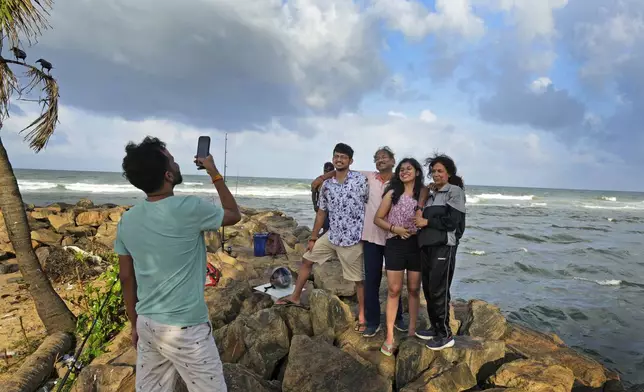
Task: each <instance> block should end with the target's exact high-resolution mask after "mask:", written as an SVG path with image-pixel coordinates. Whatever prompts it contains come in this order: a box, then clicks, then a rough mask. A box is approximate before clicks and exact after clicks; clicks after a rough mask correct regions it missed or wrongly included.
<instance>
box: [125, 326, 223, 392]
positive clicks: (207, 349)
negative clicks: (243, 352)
mask: <svg viewBox="0 0 644 392" xmlns="http://www.w3.org/2000/svg"><path fill="white" fill-rule="evenodd" d="M136 331H137V333H138V334H139V342H138V344H137V359H136V392H173V391H174V388H175V383H176V382H177V376H181V378H182V379H183V381H184V382H185V383H186V386H187V387H188V391H190V392H227V388H226V381H225V380H224V373H223V365H222V363H221V359H220V358H219V351H218V350H217V346H216V345H215V339H214V338H213V337H212V325H211V324H210V323H209V322H208V323H204V324H199V325H194V326H191V327H183V328H182V327H175V326H171V325H165V324H160V323H157V322H155V321H152V320H151V319H150V318H148V317H145V316H139V317H138V318H137V322H136Z"/></svg>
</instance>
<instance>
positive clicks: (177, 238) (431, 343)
mask: <svg viewBox="0 0 644 392" xmlns="http://www.w3.org/2000/svg"><path fill="white" fill-rule="evenodd" d="M374 162H375V163H376V169H377V171H374V172H356V171H352V170H350V166H351V164H352V163H353V149H352V148H351V147H349V146H347V145H346V144H342V143H340V144H338V145H336V146H335V148H334V150H333V163H332V164H331V165H329V167H326V165H325V172H326V173H325V174H324V175H323V176H320V177H319V178H317V179H316V180H315V181H314V182H313V184H312V185H313V188H314V190H315V192H314V203H315V205H316V209H317V216H316V219H315V225H314V227H313V232H312V233H313V234H312V235H311V238H310V240H309V242H308V249H307V252H306V253H305V254H304V255H303V258H304V260H303V263H302V267H301V269H300V273H299V275H298V279H297V283H296V287H295V290H294V292H293V294H292V295H291V296H289V297H287V298H284V299H282V300H281V301H279V303H289V302H290V303H299V302H300V295H301V294H302V289H303V288H304V284H305V283H306V280H307V279H308V277H309V276H310V273H311V268H312V266H313V263H324V262H326V261H327V260H329V259H331V258H334V257H337V258H338V259H339V260H340V262H341V264H342V273H343V276H344V278H345V279H347V280H349V281H353V282H355V284H356V291H357V296H358V303H359V308H360V311H359V317H358V322H357V323H356V326H355V330H356V332H358V333H361V334H362V335H363V336H365V337H373V336H375V335H376V333H377V332H378V330H379V328H380V302H379V299H378V291H379V287H380V281H381V279H382V263H383V257H384V259H385V265H386V270H387V282H388V286H389V295H388V300H387V314H386V316H387V338H386V340H385V342H384V343H383V345H382V352H383V353H384V354H386V355H391V354H392V351H393V343H394V328H397V329H399V330H401V331H409V335H415V336H418V337H419V338H421V339H425V340H427V346H428V347H429V348H431V349H433V350H439V349H442V348H444V347H450V346H453V345H454V340H453V339H452V334H451V332H450V330H449V300H450V295H449V288H450V284H451V283H452V276H453V274H454V257H455V255H456V247H457V246H458V241H459V239H460V238H461V236H462V235H463V230H464V227H465V194H464V192H463V182H462V180H461V178H460V177H459V176H457V174H456V166H455V165H454V162H453V161H452V160H451V159H450V158H449V157H447V156H444V155H437V156H434V157H432V158H429V159H428V160H427V165H428V167H429V169H430V171H431V178H432V179H433V183H432V184H431V185H430V186H429V187H426V186H425V185H424V175H423V168H422V167H421V165H420V164H419V163H418V162H417V161H416V160H415V159H411V158H406V159H403V160H402V161H401V162H400V163H399V164H398V166H397V167H396V171H395V173H392V170H393V167H394V165H395V163H396V161H395V157H394V154H393V152H392V151H391V150H390V149H388V148H384V147H383V148H381V149H379V150H378V151H376V153H375V155H374ZM195 164H196V165H197V166H198V167H201V168H204V169H205V171H206V172H207V173H208V175H209V176H210V179H211V181H212V184H213V186H214V187H215V188H216V189H217V193H218V194H219V199H220V202H221V206H219V205H216V204H213V203H210V202H207V201H205V200H203V199H201V198H199V197H197V196H194V195H180V196H177V195H175V194H174V188H175V186H177V185H179V184H181V183H182V181H183V176H182V175H181V169H180V167H179V165H178V164H177V162H175V160H174V156H173V155H172V154H171V153H170V152H169V151H168V149H167V148H166V145H165V143H163V142H162V141H161V140H159V139H157V138H154V137H146V138H145V139H144V140H143V141H142V142H141V143H138V144H136V143H128V145H127V146H126V147H125V157H124V158H123V164H122V166H123V175H124V176H125V178H127V180H128V181H129V182H130V183H131V184H132V185H133V186H135V187H137V188H138V189H140V190H141V191H143V192H145V194H146V198H145V200H143V201H141V202H140V203H137V205H135V206H133V207H132V208H130V209H129V210H128V211H127V212H125V213H124V214H123V216H122V218H121V220H120V222H119V224H118V228H117V233H116V240H115V241H114V251H115V252H116V253H117V254H118V255H119V278H120V281H121V287H122V291H123V299H124V302H125V307H126V310H127V316H128V318H129V320H130V322H131V324H132V343H133V345H134V347H136V349H137V360H136V390H137V392H152V391H154V392H171V391H174V388H175V383H176V380H177V378H178V377H181V378H182V379H183V381H184V382H185V384H186V387H187V388H188V391H190V392H205V391H208V392H213V391H216V392H226V391H227V390H228V387H227V385H226V380H225V377H224V374H223V365H222V362H221V358H220V356H219V351H218V349H217V345H216V343H215V340H214V338H213V335H212V330H213V326H212V323H211V322H210V320H209V311H208V307H207V306H206V302H205V298H204V282H205V281H206V269H205V268H204V266H205V265H206V262H207V257H206V250H207V249H206V243H205V240H204V233H205V232H210V231H217V230H218V229H219V228H220V227H222V226H231V225H234V224H236V223H237V222H239V221H240V219H241V213H240V211H239V207H238V205H237V202H236V201H235V198H234V197H233V195H232V194H231V193H230V190H229V189H228V187H227V186H226V183H225V182H224V179H223V177H222V175H221V174H220V173H219V170H218V169H217V166H216V165H215V161H214V160H213V157H212V156H210V155H209V156H208V157H205V158H197V157H195ZM404 271H407V288H408V291H409V320H410V324H409V327H407V326H406V325H405V323H404V322H403V318H402V306H401V304H400V292H401V288H402V285H403V276H404ZM421 281H422V286H423V290H424V294H425V298H426V299H427V311H428V313H429V318H430V321H431V326H430V328H429V329H428V330H424V331H417V330H416V319H417V316H418V307H419V303H420V300H419V289H420V285H421ZM215 311H216V309H215Z"/></svg>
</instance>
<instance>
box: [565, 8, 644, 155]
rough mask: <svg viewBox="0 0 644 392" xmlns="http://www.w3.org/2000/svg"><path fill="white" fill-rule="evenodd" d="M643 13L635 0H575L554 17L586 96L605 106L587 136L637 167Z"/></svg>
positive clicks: (642, 115)
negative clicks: (606, 110)
mask: <svg viewBox="0 0 644 392" xmlns="http://www.w3.org/2000/svg"><path fill="white" fill-rule="evenodd" d="M643 15H644V2H642V1H640V0H621V1H616V2H611V3H610V4H608V3H606V2H604V1H601V0H583V1H582V0H574V1H571V2H570V3H569V5H568V7H566V8H565V9H564V10H562V12H561V13H560V14H558V15H557V26H558V29H559V31H560V34H561V41H560V44H561V46H562V47H563V48H564V49H565V50H568V51H569V53H570V54H571V56H572V59H573V61H575V62H576V63H577V64H579V73H578V76H579V81H580V84H581V87H582V88H583V89H584V90H583V93H584V95H585V98H586V99H587V100H588V101H594V102H598V103H600V104H601V105H603V106H605V107H608V108H610V110H609V111H608V113H610V114H607V115H604V116H603V118H601V124H600V126H599V127H598V128H599V129H597V130H596V132H594V133H592V134H590V135H588V136H589V138H590V139H591V140H592V141H593V142H595V143H596V145H597V146H598V147H600V148H601V149H605V150H607V151H610V152H612V153H615V154H617V155H618V156H620V157H622V158H623V159H625V160H626V161H628V162H631V163H635V164H638V165H644V129H643V126H642V124H644V73H643V72H642V70H643V69H644V18H643ZM611 112H612V113H611Z"/></svg>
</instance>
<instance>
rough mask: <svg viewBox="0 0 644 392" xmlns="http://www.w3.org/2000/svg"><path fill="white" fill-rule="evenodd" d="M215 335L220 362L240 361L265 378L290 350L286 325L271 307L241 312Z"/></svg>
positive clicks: (268, 376) (271, 373)
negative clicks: (247, 314)
mask: <svg viewBox="0 0 644 392" xmlns="http://www.w3.org/2000/svg"><path fill="white" fill-rule="evenodd" d="M214 336H215V340H216V341H217V347H218V348H219V353H220V356H221V359H222V361H223V362H228V363H240V364H242V365H244V366H246V367H247V368H249V369H251V370H253V371H254V372H255V373H257V374H258V375H259V376H261V377H262V378H264V379H267V380H269V379H271V377H272V376H273V374H274V372H275V370H276V369H277V367H278V365H279V363H280V361H281V360H282V359H283V358H284V357H286V356H287V355H288V352H289V331H288V328H287V327H286V323H285V322H284V320H283V319H282V317H280V315H279V314H278V313H276V312H275V311H274V310H273V309H264V310H260V311H259V312H257V313H255V314H253V315H252V316H249V317H245V316H240V317H238V318H237V319H236V320H235V321H233V322H232V323H231V324H228V325H225V326H224V327H222V328H220V329H218V330H216V331H215V333H214Z"/></svg>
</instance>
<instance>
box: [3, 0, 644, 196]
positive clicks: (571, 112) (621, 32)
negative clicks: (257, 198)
mask: <svg viewBox="0 0 644 392" xmlns="http://www.w3.org/2000/svg"><path fill="white" fill-rule="evenodd" d="M54 7H55V8H54V10H53V11H52V14H51V18H50V22H51V25H52V27H53V28H52V29H50V30H47V31H45V33H44V36H43V37H41V39H40V40H39V42H38V44H37V45H35V46H33V47H31V48H26V49H27V52H28V55H29V57H28V60H32V61H33V60H35V59H37V58H39V57H44V58H46V59H48V60H49V61H51V62H52V63H53V64H54V70H53V74H54V75H55V76H56V77H57V78H58V80H59V83H60V90H61V104H62V107H61V108H60V125H59V127H58V129H57V133H56V135H55V136H54V137H53V139H52V140H51V142H50V144H49V146H48V148H47V149H46V150H45V151H43V152H41V153H39V154H37V155H35V154H34V153H32V152H31V151H30V150H29V149H28V148H27V147H26V145H25V144H24V143H22V142H21V136H19V135H17V133H16V132H17V131H18V130H19V129H20V128H21V126H24V125H25V124H26V123H27V122H28V121H29V119H30V118H32V117H33V116H34V115H35V114H36V112H35V111H34V110H37V109H38V108H34V107H31V106H29V105H27V104H24V103H17V105H18V106H19V107H16V108H15V109H14V111H13V113H12V118H11V120H9V122H7V123H6V124H5V128H4V132H3V140H4V143H5V144H6V145H7V148H8V150H9V153H10V157H11V159H12V162H13V164H14V166H16V167H23V168H48V169H84V170H103V171H119V169H120V162H121V159H122V157H123V147H124V145H125V143H127V142H128V141H129V140H135V141H138V140H141V139H142V138H143V137H144V136H145V135H154V136H158V137H160V138H161V139H163V140H164V141H166V142H167V143H168V145H169V148H170V149H171V151H172V152H173V154H174V155H175V156H176V157H177V160H178V162H179V163H180V164H181V165H182V167H183V171H184V173H196V170H194V169H193V164H192V156H193V155H194V152H195V150H196V141H197V138H198V136H199V135H210V136H211V137H212V139H213V145H212V152H213V155H215V157H216V159H217V160H220V161H223V141H224V137H223V135H224V132H228V133H229V168H228V171H229V173H232V174H235V175H237V173H239V175H242V176H271V177H296V178H309V177H312V176H316V175H317V174H318V173H319V172H320V171H321V167H322V164H323V163H324V162H325V161H326V160H328V159H329V158H330V157H331V154H332V149H333V146H334V145H335V143H337V142H340V141H342V142H346V143H348V144H350V145H352V146H353V147H354V149H355V151H356V155H355V163H354V168H357V169H370V168H372V167H373V162H372V155H373V152H374V151H375V150H376V148H377V147H378V146H381V145H389V146H390V147H392V148H393V149H394V150H395V152H396V153H397V156H398V157H403V156H414V157H416V158H419V159H421V158H425V157H426V156H427V155H428V154H431V153H432V152H434V151H440V152H445V153H447V154H449V155H451V156H452V157H453V158H454V159H455V160H456V162H457V164H458V167H459V171H460V172H461V174H462V175H463V176H464V178H465V181H466V183H469V184H480V185H514V186H540V187H565V188H593V189H597V188H598V189H623V190H628V189H630V190H644V181H643V180H644V174H642V171H643V170H644V136H643V135H644V134H643V133H642V130H641V126H642V124H644V72H642V69H644V2H643V1H641V0H610V1H608V0H354V1H351V0H292V1H291V0H234V1H233V0H185V1H181V2H179V1H171V0H154V1H153V0H137V1H131V0H101V1H98V0H94V1H91V0H74V1H58V2H56V3H55V5H54ZM4 55H5V56H8V53H4Z"/></svg>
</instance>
